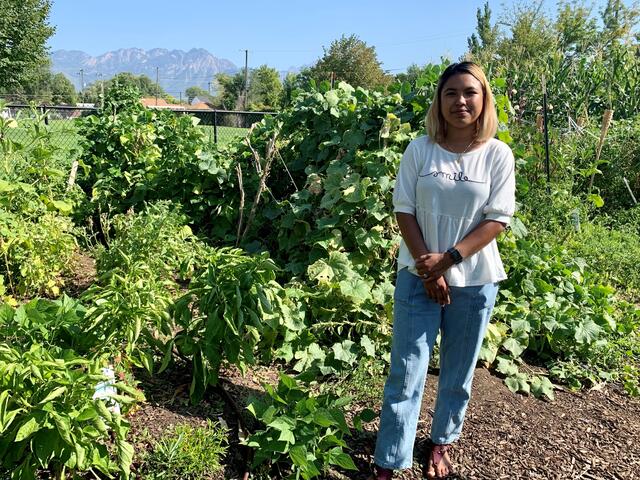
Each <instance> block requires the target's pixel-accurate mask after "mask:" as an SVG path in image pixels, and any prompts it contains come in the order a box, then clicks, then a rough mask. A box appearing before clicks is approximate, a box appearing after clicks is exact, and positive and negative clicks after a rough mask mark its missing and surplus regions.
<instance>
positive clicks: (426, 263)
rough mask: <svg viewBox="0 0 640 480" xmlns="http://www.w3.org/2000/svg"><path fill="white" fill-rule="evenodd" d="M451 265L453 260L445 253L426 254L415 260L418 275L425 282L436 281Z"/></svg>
mask: <svg viewBox="0 0 640 480" xmlns="http://www.w3.org/2000/svg"><path fill="white" fill-rule="evenodd" d="M451 265H453V260H452V258H451V255H449V254H447V253H427V254H425V255H421V256H420V257H418V258H417V259H416V270H417V271H418V275H420V277H422V279H423V280H425V281H427V282H432V281H436V280H437V279H438V278H439V277H441V276H442V275H443V274H444V272H446V271H447V270H449V268H450V267H451Z"/></svg>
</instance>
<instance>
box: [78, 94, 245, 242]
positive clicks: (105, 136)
mask: <svg viewBox="0 0 640 480" xmlns="http://www.w3.org/2000/svg"><path fill="white" fill-rule="evenodd" d="M127 105H128V104H127ZM197 122H198V120H197V119H196V118H193V117H191V116H188V115H178V114H175V113H174V112H169V111H158V110H153V109H146V108H144V107H142V106H141V105H137V104H136V105H133V106H131V105H129V106H126V105H125V106H124V107H121V108H120V110H116V113H115V114H114V112H113V110H109V109H107V108H105V110H103V111H102V112H100V113H98V114H97V115H92V116H90V117H87V119H86V120H83V123H82V125H81V127H80V133H81V134H82V136H83V138H84V141H83V156H82V166H83V171H82V172H81V174H80V175H79V180H78V182H79V184H80V185H81V186H82V188H83V189H84V191H85V192H86V194H87V196H88V197H89V198H90V200H91V203H92V204H93V205H94V207H95V208H96V210H97V211H99V212H112V213H123V212H126V211H127V210H128V209H129V208H132V207H133V208H134V209H138V208H140V206H142V204H143V202H145V201H154V200H172V201H174V202H176V203H179V204H182V205H183V209H184V212H185V214H187V215H188V216H189V218H190V219H191V221H192V223H193V224H194V225H196V226H197V227H198V228H199V229H203V230H207V229H210V228H213V227H219V225H217V223H218V222H223V223H224V222H225V221H226V220H225V218H227V217H235V215H234V213H235V212H232V210H230V209H232V208H233V207H232V205H231V203H232V202H229V201H227V200H226V199H225V198H224V190H221V186H223V185H225V184H227V183H228V182H229V181H230V179H235V172H234V171H233V168H231V154H230V152H229V151H228V150H227V149H226V148H222V147H221V148H218V147H216V146H215V145H212V144H211V143H210V142H207V141H206V137H205V134H204V133H203V132H202V129H201V128H199V127H197V126H196V124H197ZM227 148H231V147H227ZM234 193H235V192H234ZM215 216H218V217H219V218H218V219H214V217H215ZM214 220H215V221H214ZM230 225H231V224H230V223H229V226H228V228H231V227H230ZM226 229H227V227H225V230H226Z"/></svg>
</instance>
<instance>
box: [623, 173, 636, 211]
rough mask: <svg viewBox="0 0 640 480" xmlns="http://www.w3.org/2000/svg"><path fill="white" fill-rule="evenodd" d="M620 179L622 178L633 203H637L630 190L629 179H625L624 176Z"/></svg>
mask: <svg viewBox="0 0 640 480" xmlns="http://www.w3.org/2000/svg"><path fill="white" fill-rule="evenodd" d="M622 180H624V184H625V185H626V186H627V190H629V195H631V199H632V200H633V204H634V205H637V204H638V201H637V200H636V197H635V195H634V194H633V191H632V190H631V187H630V186H629V180H627V178H626V177H622Z"/></svg>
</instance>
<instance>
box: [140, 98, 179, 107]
mask: <svg viewBox="0 0 640 480" xmlns="http://www.w3.org/2000/svg"><path fill="white" fill-rule="evenodd" d="M140 103H142V105H144V106H145V107H153V108H169V107H171V106H172V105H171V104H170V103H167V101H166V100H165V99H164V98H160V97H158V99H157V100H156V97H143V98H141V99H140Z"/></svg>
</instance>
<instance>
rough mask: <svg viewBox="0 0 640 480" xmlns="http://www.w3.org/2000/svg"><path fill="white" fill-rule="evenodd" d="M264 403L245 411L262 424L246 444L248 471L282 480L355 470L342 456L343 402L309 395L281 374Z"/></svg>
mask: <svg viewBox="0 0 640 480" xmlns="http://www.w3.org/2000/svg"><path fill="white" fill-rule="evenodd" d="M264 388H265V391H266V396H265V398H264V399H260V400H254V401H253V402H251V403H250V404H249V406H248V407H247V408H248V410H249V411H250V412H251V414H252V415H253V416H254V417H255V418H256V419H258V420H260V422H261V423H262V424H263V425H264V427H263V428H262V429H261V430H258V431H256V432H255V433H253V434H252V435H251V436H250V437H249V438H248V439H247V440H246V442H245V444H246V445H248V446H249V447H252V448H254V449H256V450H255V456H254V459H253V467H257V466H258V465H262V464H266V465H268V468H270V469H273V468H279V467H280V464H282V466H284V467H285V468H286V469H287V470H288V471H289V472H288V473H284V472H282V471H281V474H282V478H287V479H294V478H303V479H310V478H317V477H319V476H321V474H322V473H323V472H326V470H327V469H328V468H329V467H330V466H332V465H335V466H338V467H340V468H343V469H345V470H351V471H355V470H357V467H356V466H355V464H354V463H353V460H352V459H351V457H350V456H349V455H348V454H347V453H345V449H346V448H347V444H346V442H345V441H344V438H345V437H346V436H349V435H350V430H349V427H348V425H347V423H346V421H345V417H344V408H345V407H346V406H347V405H348V404H349V403H350V401H351V399H350V398H348V397H343V398H337V397H335V396H334V395H331V394H323V395H317V396H315V395H313V394H312V393H311V392H310V391H309V390H308V389H307V388H306V387H304V386H303V385H302V384H301V383H299V382H298V381H296V380H295V379H294V378H292V377H289V376H287V375H284V374H280V380H279V382H278V385H277V387H273V386H271V385H265V386H264ZM363 418H364V419H365V420H367V421H370V420H371V419H372V412H370V411H367V412H365V413H363V415H362V418H361V417H358V420H357V421H356V423H358V424H359V425H360V424H361V422H362V421H363Z"/></svg>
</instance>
